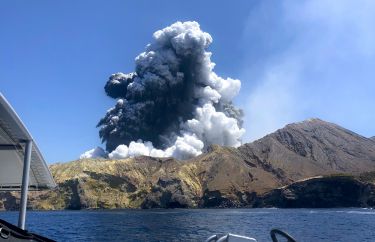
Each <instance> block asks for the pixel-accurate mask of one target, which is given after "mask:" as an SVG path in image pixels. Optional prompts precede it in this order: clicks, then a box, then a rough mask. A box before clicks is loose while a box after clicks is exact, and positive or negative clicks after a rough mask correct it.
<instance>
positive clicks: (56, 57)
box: [0, 0, 375, 163]
mask: <svg viewBox="0 0 375 242" xmlns="http://www.w3.org/2000/svg"><path fill="white" fill-rule="evenodd" d="M374 12H375V4H374V2H373V1H365V0H364V1H345V0H343V1H320V0H316V1H283V2H281V1H245V0H243V1H228V2H227V3H224V2H223V1H184V2H183V1H133V2H130V1H112V0H111V1H67V0H66V1H59V2H56V1H6V0H4V1H1V2H0V36H1V38H0V91H1V92H2V93H3V94H4V95H5V96H6V97H7V99H8V100H9V101H10V102H11V103H12V105H13V106H14V108H15V109H16V111H17V112H18V114H19V115H20V116H21V118H22V119H23V121H24V122H25V124H26V125H27V127H28V129H29V130H30V131H31V132H32V134H33V136H34V138H35V140H36V141H37V143H38V144H39V146H40V148H41V150H42V152H43V153H44V155H45V158H46V159H47V161H48V162H49V163H53V162H57V161H69V160H73V159H76V158H77V157H78V156H79V155H80V154H81V153H82V152H84V151H86V150H88V149H91V148H93V147H95V146H98V145H100V144H101V143H100V139H99V137H98V129H97V128H96V127H95V126H96V124H97V122H98V120H99V119H100V118H101V117H102V116H103V115H104V114H105V111H106V110H107V109H108V108H109V107H111V106H113V104H114V100H113V99H111V98H108V97H106V96H105V93H104V90H103V87H104V84H105V82H106V81H107V79H108V77H109V75H110V74H112V73H115V72H120V71H121V72H125V73H127V72H131V71H133V68H134V58H135V57H136V56H137V55H138V54H139V53H140V52H142V51H143V50H144V47H145V45H146V44H147V43H149V42H150V41H151V38H152V33H153V32H155V31H156V30H158V29H161V28H163V27H166V26H168V25H170V24H172V23H174V22H176V21H178V20H179V21H187V20H195V21H198V22H199V23H200V25H201V28H202V29H203V30H204V31H206V32H209V33H210V34H211V35H212V37H213V39H214V42H213V44H212V45H211V47H210V51H212V52H213V56H212V60H213V61H214V62H215V63H216V64H217V65H216V67H215V71H216V72H217V73H218V74H219V75H221V76H224V77H226V76H229V77H232V78H239V79H240V80H241V81H242V89H241V92H240V95H239V96H238V97H237V99H236V103H237V104H238V105H239V106H241V107H242V108H243V109H244V110H245V115H246V116H245V128H246V130H247V133H246V135H245V137H244V141H250V140H254V139H256V138H259V137H261V136H263V135H265V134H267V133H269V132H272V131H274V130H276V129H277V128H281V127H282V126H284V125H285V124H287V123H289V122H296V121H301V120H304V119H307V118H310V117H319V118H321V119H324V120H327V121H331V122H335V123H337V124H339V125H342V126H344V127H346V128H348V129H351V130H353V131H355V132H358V133H359V134H361V135H364V136H373V135H375V125H374V124H375V112H374V111H373V110H374V105H375V28H373V23H375V16H374V14H373V13H374Z"/></svg>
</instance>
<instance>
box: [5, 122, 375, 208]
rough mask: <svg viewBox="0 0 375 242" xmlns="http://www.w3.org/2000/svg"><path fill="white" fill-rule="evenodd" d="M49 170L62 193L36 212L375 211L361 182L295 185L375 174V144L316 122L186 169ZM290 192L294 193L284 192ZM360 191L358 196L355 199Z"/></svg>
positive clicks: (142, 161)
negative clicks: (198, 209) (324, 177)
mask: <svg viewBox="0 0 375 242" xmlns="http://www.w3.org/2000/svg"><path fill="white" fill-rule="evenodd" d="M50 169H51V172H52V174H53V176H54V178H55V181H56V182H57V183H58V185H59V186H58V188H56V189H55V190H52V191H43V192H31V193H30V194H31V196H30V199H29V206H30V207H32V208H34V209H96V208H196V207H254V206H255V207H257V206H276V205H277V206H284V207H288V206H297V207H298V206H323V205H325V206H334V205H335V202H336V201H338V198H337V197H340V196H341V197H342V196H344V197H347V199H348V200H345V199H343V200H342V201H346V202H345V203H344V202H343V203H341V205H345V206H346V205H353V204H354V205H358V206H362V205H361V204H368V205H369V206H371V202H370V201H371V199H372V198H371V199H370V198H369V200H368V202H363V201H362V200H361V202H358V197H360V198H363V197H364V196H365V195H363V194H366V191H367V190H366V189H370V190H368V191H369V192H370V191H372V190H371V189H372V188H371V186H369V187H368V188H366V189H365V188H363V185H362V184H360V183H357V182H356V181H355V180H345V179H344V180H342V179H341V178H340V179H341V180H340V179H338V180H337V179H336V180H331V182H330V181H329V180H324V181H319V182H318V181H316V180H311V181H309V182H306V183H294V182H295V181H298V180H300V179H305V178H309V177H314V176H319V175H328V174H336V173H346V174H352V175H357V174H360V173H362V172H365V171H371V170H375V142H374V141H373V140H371V139H368V138H365V137H362V136H360V135H357V134H355V133H353V132H351V131H349V130H346V129H344V128H341V127H339V126H337V125H335V124H331V123H327V122H324V121H322V120H319V119H312V120H307V121H304V122H301V123H295V124H290V125H287V126H286V127H284V128H283V129H280V130H278V131H276V132H275V133H272V134H270V135H267V136H265V137H264V138H262V139H260V140H257V141H255V142H253V143H249V144H245V145H242V146H241V147H239V148H230V147H221V146H217V145H214V146H212V147H210V149H209V151H208V152H207V153H205V154H202V155H200V156H198V157H196V158H193V159H191V160H187V161H178V160H175V159H173V158H163V159H159V158H152V157H137V158H133V159H125V160H106V159H83V160H77V161H72V162H68V163H61V164H53V165H51V166H50ZM367 177H368V178H369V177H370V178H371V179H372V177H373V176H372V175H368V176H367ZM370 178H369V179H370ZM371 179H370V180H371ZM370 180H367V183H369V184H370V183H374V181H373V180H371V181H370ZM290 184H292V185H290ZM287 185H290V187H289V188H288V189H289V190H288V189H286V190H285V189H282V188H280V189H281V190H280V189H279V190H278V189H277V188H279V187H283V186H287ZM274 189H276V190H274ZM351 189H352V190H351ZM358 189H359V190H360V191H361V192H360V193H359V194H357V193H355V192H354V191H358ZM361 189H362V190H361ZM271 191H272V192H271ZM351 191H353V192H351ZM264 194H267V196H265V195H264ZM304 194H305V195H304ZM314 194H315V195H314ZM346 194H352V195H353V196H352V197H350V196H346ZM355 194H357V195H355ZM361 194H362V195H361ZM304 196H306V197H304ZM312 196H315V197H313V198H314V199H313V200H310V199H309V198H311V197H312ZM276 198H277V199H276ZM351 199H352V200H351ZM312 201H314V202H315V205H314V204H312ZM309 202H310V203H309ZM17 204H19V194H17V193H14V192H12V193H2V194H0V208H1V209H7V210H9V209H17V208H18V207H17V206H18V205H17ZM304 204H306V205H304Z"/></svg>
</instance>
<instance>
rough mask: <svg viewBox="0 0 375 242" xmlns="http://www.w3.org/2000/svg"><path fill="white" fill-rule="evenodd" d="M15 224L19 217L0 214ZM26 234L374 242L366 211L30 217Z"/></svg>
mask: <svg viewBox="0 0 375 242" xmlns="http://www.w3.org/2000/svg"><path fill="white" fill-rule="evenodd" d="M0 218H1V219H5V220H7V221H9V222H11V223H14V224H17V219H18V212H0ZM26 226H27V229H28V230H29V231H31V232H34V233H39V234H41V235H43V236H46V237H50V238H51V239H55V240H57V241H204V240H205V239H206V238H207V237H209V236H210V235H213V234H219V235H220V234H225V233H228V232H231V233H236V234H241V235H247V236H251V237H254V238H256V239H257V240H258V241H271V239H270V236H269V231H270V230H271V229H272V228H280V229H283V230H285V231H287V232H288V233H289V234H291V235H292V236H293V237H294V238H295V239H297V241H319V242H323V241H327V242H328V241H329V242H333V241H341V242H349V241H350V242H353V241H375V210H371V209H181V210H180V209H175V210H104V211H29V212H28V214H27V220H26Z"/></svg>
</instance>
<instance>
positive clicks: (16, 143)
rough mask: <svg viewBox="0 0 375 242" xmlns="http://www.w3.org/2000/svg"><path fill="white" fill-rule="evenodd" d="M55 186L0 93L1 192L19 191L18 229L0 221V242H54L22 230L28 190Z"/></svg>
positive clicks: (36, 147) (30, 137) (43, 163)
mask: <svg viewBox="0 0 375 242" xmlns="http://www.w3.org/2000/svg"><path fill="white" fill-rule="evenodd" d="M54 187H56V183H55V181H54V180H53V177H52V175H51V172H50V170H49V169H48V166H47V164H46V161H45V160H44V158H43V156H42V153H41V152H40V150H39V148H38V146H37V144H36V142H35V140H34V139H33V137H32V136H31V134H30V132H29V131H28V130H27V128H26V126H25V125H24V124H23V122H22V121H21V119H20V118H19V116H18V115H17V113H16V112H15V110H14V109H13V107H12V106H11V105H10V103H9V102H8V101H7V99H6V98H5V97H4V96H3V94H2V93H0V191H20V192H21V201H20V210H19V218H18V226H15V225H13V224H11V223H8V222H6V221H4V220H0V241H1V240H6V241H38V242H43V241H46V242H50V241H53V240H51V239H48V238H45V237H43V236H40V235H37V234H34V233H30V232H29V231H27V230H26V229H25V228H26V210H27V195H28V191H40V190H45V189H52V188H54Z"/></svg>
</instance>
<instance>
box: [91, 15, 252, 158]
mask: <svg viewBox="0 0 375 242" xmlns="http://www.w3.org/2000/svg"><path fill="white" fill-rule="evenodd" d="M153 38H154V40H153V42H152V43H151V44H149V45H147V46H146V51H145V52H143V53H141V54H139V55H138V56H137V57H136V59H135V71H134V72H132V73H129V74H123V73H116V74H113V75H111V77H110V78H109V80H108V82H107V83H106V85H105V92H106V93H107V95H108V96H110V97H112V98H115V99H117V103H116V105H115V106H114V107H113V108H111V109H109V110H108V111H107V113H106V115H105V116H104V117H103V118H102V119H101V120H100V121H99V123H98V127H100V131H99V135H100V137H101V139H102V141H103V142H106V150H107V152H109V155H108V156H109V157H110V158H113V159H118V158H126V157H134V156H139V155H148V156H155V157H170V156H173V157H175V158H177V159H188V158H191V157H194V156H197V155H199V154H201V153H202V152H203V151H204V150H205V149H206V148H207V147H208V146H209V145H211V144H219V145H223V146H239V145H240V144H241V137H242V135H243V134H244V132H245V130H244V129H243V128H241V126H242V116H243V114H242V110H240V109H238V108H236V107H235V106H234V105H233V104H232V99H233V98H234V97H235V96H236V95H237V94H238V92H239V90H240V87H241V82H240V81H239V80H236V79H231V78H227V79H224V78H222V77H220V76H218V75H217V74H216V73H215V72H213V69H214V66H215V64H214V63H213V62H211V60H210V57H211V53H210V52H208V51H207V48H208V47H209V45H210V44H211V43H212V37H211V36H210V35H209V34H208V33H206V32H203V31H202V30H201V29H200V26H199V24H198V23H197V22H184V23H182V22H176V23H174V24H172V25H171V26H169V27H166V28H164V29H162V30H159V31H156V32H155V33H154V35H153Z"/></svg>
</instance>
